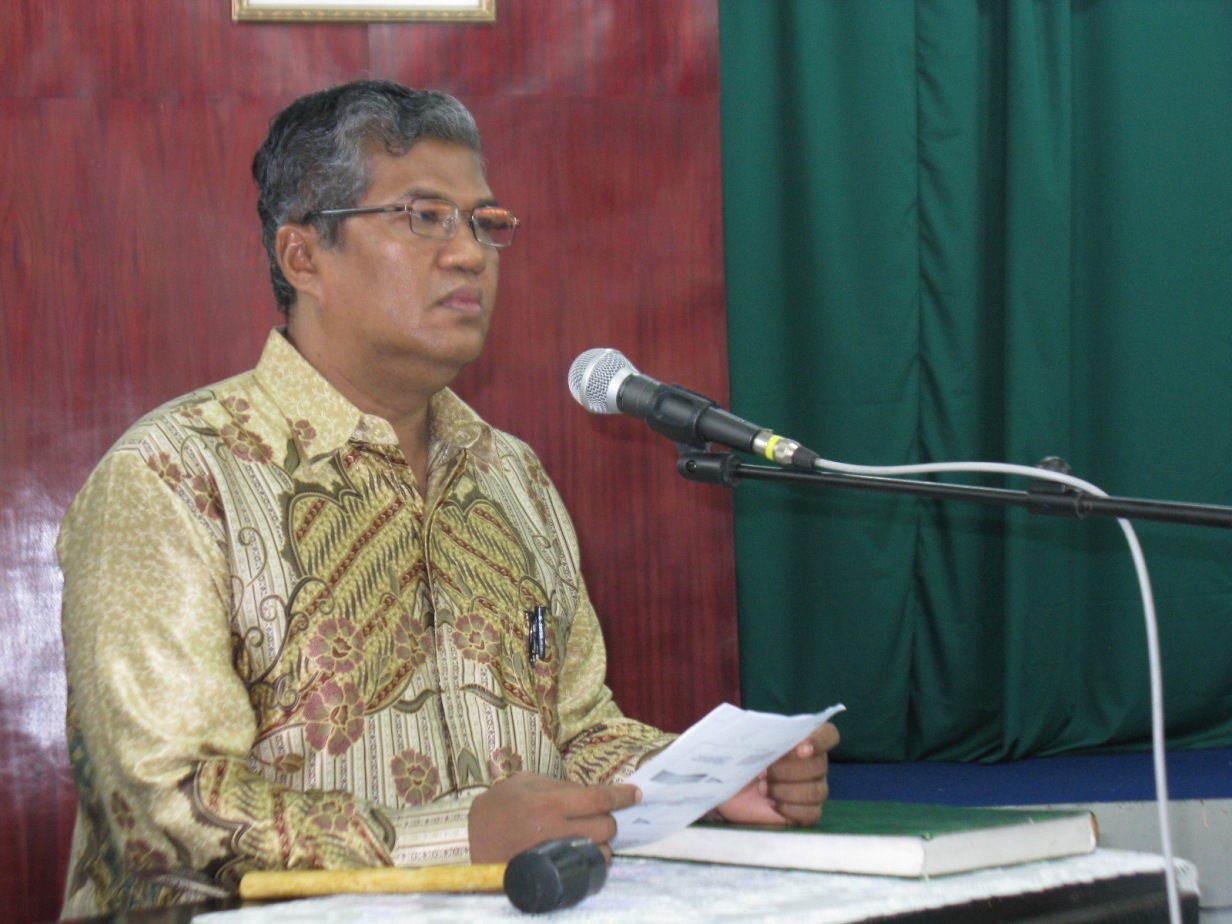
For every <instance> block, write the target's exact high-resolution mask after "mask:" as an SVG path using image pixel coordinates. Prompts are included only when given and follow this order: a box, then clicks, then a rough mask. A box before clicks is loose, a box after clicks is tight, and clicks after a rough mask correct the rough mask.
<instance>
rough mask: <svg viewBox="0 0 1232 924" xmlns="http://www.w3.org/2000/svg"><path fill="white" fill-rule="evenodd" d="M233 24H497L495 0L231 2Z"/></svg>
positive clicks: (244, 0) (233, 0)
mask: <svg viewBox="0 0 1232 924" xmlns="http://www.w3.org/2000/svg"><path fill="white" fill-rule="evenodd" d="M231 19H232V21H233V22H284V23H285V22H306V23H340V22H369V23H382V22H472V23H482V22H487V23H491V22H496V0H231Z"/></svg>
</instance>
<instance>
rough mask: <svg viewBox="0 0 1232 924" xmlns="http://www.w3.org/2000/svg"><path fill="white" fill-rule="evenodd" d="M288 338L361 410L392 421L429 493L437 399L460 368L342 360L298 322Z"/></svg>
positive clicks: (291, 326) (401, 446)
mask: <svg viewBox="0 0 1232 924" xmlns="http://www.w3.org/2000/svg"><path fill="white" fill-rule="evenodd" d="M287 339H288V340H289V341H290V343H291V345H292V346H293V347H295V349H296V350H298V351H299V353H300V355H302V356H303V357H304V359H306V360H307V361H308V363H309V364H310V365H311V366H312V367H313V368H314V369H316V370H317V372H319V373H320V374H321V375H322V377H324V378H325V380H326V381H327V382H329V383H330V384H331V385H333V386H334V387H335V388H336V389H338V391H339V392H340V393H341V394H342V395H343V397H345V398H346V399H347V400H348V401H350V402H351V403H352V404H354V405H355V406H356V407H357V408H359V410H361V411H362V412H364V413H365V414H372V415H374V416H376V417H380V418H382V419H384V420H387V421H389V423H390V425H391V426H392V427H393V429H394V433H395V435H396V436H397V438H398V447H399V449H401V450H402V455H403V456H404V457H405V458H406V461H407V464H408V465H410V467H411V471H412V472H413V473H414V475H415V480H416V482H417V483H418V485H419V490H420V493H421V494H424V495H425V496H426V493H427V488H428V442H429V438H430V435H431V415H430V407H431V403H432V398H433V396H435V395H436V394H437V393H438V392H440V391H441V390H443V389H444V388H446V387H448V385H449V383H450V382H451V381H453V378H454V377H455V376H456V374H457V371H456V370H442V369H437V368H435V367H432V368H429V367H427V365H426V364H410V363H392V362H391V363H385V364H380V363H376V364H373V363H368V364H364V363H359V362H356V363H353V364H344V363H339V362H337V361H336V360H332V359H331V357H332V356H333V352H332V351H326V350H321V349H318V348H316V345H315V344H314V341H313V337H312V336H311V335H307V336H305V335H304V333H303V332H302V331H297V330H296V328H295V325H294V324H293V323H291V324H288V326H287Z"/></svg>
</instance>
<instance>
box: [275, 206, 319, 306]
mask: <svg viewBox="0 0 1232 924" xmlns="http://www.w3.org/2000/svg"><path fill="white" fill-rule="evenodd" d="M320 249H321V239H320V238H319V237H318V236H317V232H316V229H315V228H313V227H312V226H311V225H298V224H287V225H282V226H281V227H279V228H278V234H277V236H276V237H275V238H274V254H275V256H277V257H278V266H279V268H280V269H281V270H282V274H283V275H284V276H286V277H287V282H289V283H291V285H292V286H294V287H295V290H296V291H297V292H300V293H303V294H306V295H312V296H316V297H319V296H320V274H319V272H318V267H317V253H318V252H319V251H320Z"/></svg>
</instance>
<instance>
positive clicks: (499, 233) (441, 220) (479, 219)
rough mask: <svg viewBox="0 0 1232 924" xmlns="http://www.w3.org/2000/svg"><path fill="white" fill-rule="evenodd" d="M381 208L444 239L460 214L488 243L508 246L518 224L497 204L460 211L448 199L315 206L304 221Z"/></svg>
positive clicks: (425, 233)
mask: <svg viewBox="0 0 1232 924" xmlns="http://www.w3.org/2000/svg"><path fill="white" fill-rule="evenodd" d="M382 212H406V215H407V218H408V219H410V223H411V231H412V232H413V233H415V234H418V235H419V236H420V237H430V238H433V239H435V240H438V241H447V240H449V239H450V238H451V237H453V236H454V235H455V234H457V233H458V226H459V224H460V222H461V218H462V216H463V215H465V216H466V223H467V224H469V225H470V226H471V233H472V234H474V235H475V240H477V241H478V242H479V243H481V244H486V245H487V246H488V247H508V246H509V245H510V244H512V243H513V235H514V232H515V231H517V230H518V225H520V224H521V222H520V221H518V219H517V217H515V216H514V214H513V212H511V211H509V209H505V208H501V207H500V206H499V205H481V206H479V208H477V209H470V210H469V211H463V210H462V209H460V208H458V207H457V206H456V205H454V204H453V203H452V202H450V201H449V200H448V199H412V200H411V201H410V202H408V203H406V204H405V205H370V206H364V207H361V208H353V209H317V210H316V211H314V212H309V213H308V214H307V215H305V216H304V221H311V220H312V219H313V218H316V217H317V216H318V215H320V216H322V217H331V216H332V217H340V218H344V217H346V216H347V215H377V214H380V213H382Z"/></svg>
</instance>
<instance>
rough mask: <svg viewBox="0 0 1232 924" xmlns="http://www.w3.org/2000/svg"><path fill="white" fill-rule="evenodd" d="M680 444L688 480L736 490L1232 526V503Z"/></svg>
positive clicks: (1060, 467)
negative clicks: (848, 465) (843, 493)
mask: <svg viewBox="0 0 1232 924" xmlns="http://www.w3.org/2000/svg"><path fill="white" fill-rule="evenodd" d="M676 445H677V448H678V449H679V450H680V458H679V459H678V460H677V461H676V470H677V471H678V472H680V474H681V475H682V476H683V477H685V478H687V479H688V480H689V481H697V482H700V483H702V484H714V485H721V486H723V487H727V488H734V487H736V485H737V484H739V483H740V482H741V481H743V480H746V479H747V480H749V481H773V482H779V483H785V484H817V485H825V486H828V487H835V488H848V489H852V490H858V491H876V492H880V493H882V494H908V495H911V496H913V497H924V498H936V499H940V500H968V501H975V502H977V503H983V504H994V505H1000V506H1004V507H1023V508H1025V509H1026V510H1027V512H1028V513H1034V514H1039V515H1041V516H1054V517H1069V518H1071V519H1085V518H1086V517H1109V518H1113V519H1127V520H1154V521H1156V522H1160V523H1182V524H1186V525H1189V526H1219V527H1223V528H1224V529H1229V528H1232V507H1218V506H1214V505H1209V504H1187V503H1177V502H1174V501H1158V500H1140V499H1137V498H1132V497H1096V496H1095V495H1093V494H1088V493H1087V492H1085V491H1080V490H1078V489H1077V488H1073V487H1070V486H1069V485H1064V484H1059V483H1057V482H1055V481H1045V480H1043V479H1040V480H1038V481H1032V482H1031V483H1030V485H1029V486H1028V488H1027V490H1025V491H1013V490H1006V489H1003V488H983V487H977V486H974V485H955V484H944V483H941V482H936V481H914V480H912V479H909V478H884V477H880V476H874V475H848V474H842V473H839V472H817V471H805V470H802V469H792V468H780V467H778V466H774V465H751V464H749V463H748V462H745V461H744V460H743V459H742V458H741V457H740V456H739V455H738V454H737V453H734V452H711V451H709V450H699V449H696V448H694V447H692V446H689V445H687V444H681V443H677V444H676ZM1036 467H1037V468H1040V469H1045V470H1051V471H1057V472H1065V473H1066V474H1068V473H1069V471H1070V468H1069V465H1067V464H1066V462H1065V460H1063V459H1059V458H1057V457H1055V456H1049V457H1048V458H1047V459H1044V460H1042V461H1041V462H1039V463H1038V465H1037V466H1036Z"/></svg>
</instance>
